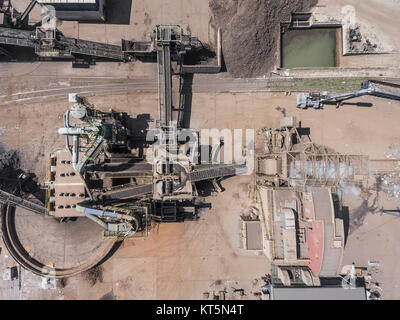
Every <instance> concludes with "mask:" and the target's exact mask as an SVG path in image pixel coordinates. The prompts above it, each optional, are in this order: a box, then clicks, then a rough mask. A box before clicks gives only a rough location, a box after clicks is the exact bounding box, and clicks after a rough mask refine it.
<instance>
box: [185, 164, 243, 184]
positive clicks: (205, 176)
mask: <svg viewBox="0 0 400 320" xmlns="http://www.w3.org/2000/svg"><path fill="white" fill-rule="evenodd" d="M245 168H246V165H245V164H242V165H217V166H209V167H208V168H205V169H199V170H195V171H192V172H190V173H189V174H188V175H187V177H188V180H189V181H192V182H196V181H201V180H209V179H215V178H222V177H227V176H234V175H236V173H237V170H239V169H241V170H244V169H245Z"/></svg>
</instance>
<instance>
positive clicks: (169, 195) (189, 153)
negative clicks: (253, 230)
mask: <svg viewBox="0 0 400 320" xmlns="http://www.w3.org/2000/svg"><path fill="white" fill-rule="evenodd" d="M169 90H171V89H169ZM169 90H167V91H166V93H168V94H169V95H170V93H171V92H170V91H169ZM70 101H71V102H72V106H71V108H70V109H69V110H67V111H66V113H65V114H64V127H63V128H60V129H59V131H58V132H59V134H61V135H63V136H65V139H66V144H65V145H66V148H65V150H66V151H67V152H65V151H57V152H55V153H54V154H53V155H52V163H51V172H50V175H49V176H50V179H49V181H48V183H47V186H48V187H49V195H48V201H47V210H48V213H49V214H50V215H53V216H55V217H73V216H83V215H84V216H86V217H88V218H89V219H91V220H93V221H95V222H97V223H98V224H100V225H101V226H103V227H104V229H105V230H106V232H105V235H106V236H114V237H115V236H116V237H126V236H134V234H135V233H136V232H138V231H143V229H144V228H147V226H148V224H149V222H150V220H156V221H159V222H172V221H183V220H184V219H185V218H190V219H196V216H197V215H196V201H195V200H196V198H197V196H198V193H197V189H196V185H195V182H198V181H202V180H213V179H217V178H222V177H225V176H232V175H235V174H236V173H237V171H238V170H240V169H243V170H245V167H246V165H245V164H244V163H242V164H226V165H225V164H215V165H204V164H203V165H201V164H199V163H198V162H195V160H193V159H198V157H197V154H196V153H199V146H198V145H196V142H197V141H198V139H195V140H194V143H193V144H190V143H189V144H187V143H186V139H180V138H181V137H187V135H190V134H192V135H194V136H196V135H197V132H195V131H193V130H188V131H187V132H185V134H184V135H182V131H181V130H180V129H179V128H176V126H173V125H171V120H170V118H168V117H164V118H163V116H164V115H165V114H166V112H165V108H164V107H163V108H161V109H160V112H161V114H160V119H159V120H157V121H156V122H155V126H154V127H153V128H151V129H150V130H149V132H148V133H147V137H146V141H144V142H143V143H146V144H150V148H149V149H148V153H147V157H146V159H143V158H141V157H138V156H135V154H137V153H136V152H135V150H134V149H135V148H133V147H132V145H134V144H133V143H132V141H133V140H134V139H135V138H134V137H132V136H130V130H129V128H128V126H127V122H126V120H127V115H124V114H121V113H116V112H114V111H112V110H111V111H110V112H101V111H98V110H96V109H94V108H92V107H91V106H89V105H87V104H85V101H84V99H82V98H80V97H78V96H76V95H74V94H72V95H71V96H70ZM72 122H75V123H72ZM154 137H156V139H153V138H154ZM71 139H72V143H71V141H70V140H71ZM136 144H137V143H135V145H136ZM188 146H189V148H188Z"/></svg>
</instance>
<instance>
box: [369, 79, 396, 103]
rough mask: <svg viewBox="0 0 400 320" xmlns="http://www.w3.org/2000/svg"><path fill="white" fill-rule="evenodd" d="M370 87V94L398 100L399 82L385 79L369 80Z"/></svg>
mask: <svg viewBox="0 0 400 320" xmlns="http://www.w3.org/2000/svg"><path fill="white" fill-rule="evenodd" d="M369 85H370V87H371V88H372V89H373V91H372V92H371V95H374V96H377V97H382V98H388V99H394V100H400V84H397V83H391V82H386V81H378V80H370V81H369Z"/></svg>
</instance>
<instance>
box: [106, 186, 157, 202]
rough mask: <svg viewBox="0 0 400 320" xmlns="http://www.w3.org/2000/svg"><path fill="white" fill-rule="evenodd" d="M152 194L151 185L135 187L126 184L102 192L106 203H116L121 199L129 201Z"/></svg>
mask: <svg viewBox="0 0 400 320" xmlns="http://www.w3.org/2000/svg"><path fill="white" fill-rule="evenodd" d="M152 193H153V185H152V184H146V185H136V184H126V185H122V186H118V187H113V188H111V189H109V190H106V191H104V192H103V194H102V196H103V199H104V200H106V201H115V200H116V201H118V200H121V199H131V198H138V197H143V196H145V195H151V194H152Z"/></svg>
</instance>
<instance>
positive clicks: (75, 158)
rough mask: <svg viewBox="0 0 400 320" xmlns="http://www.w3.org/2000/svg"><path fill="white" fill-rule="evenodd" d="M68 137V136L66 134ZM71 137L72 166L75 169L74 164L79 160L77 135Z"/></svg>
mask: <svg viewBox="0 0 400 320" xmlns="http://www.w3.org/2000/svg"><path fill="white" fill-rule="evenodd" d="M66 137H67V138H68V136H66ZM72 139H73V142H74V143H73V149H72V167H73V168H74V169H75V170H76V165H77V164H78V160H79V136H77V135H74V136H73V137H72Z"/></svg>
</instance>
